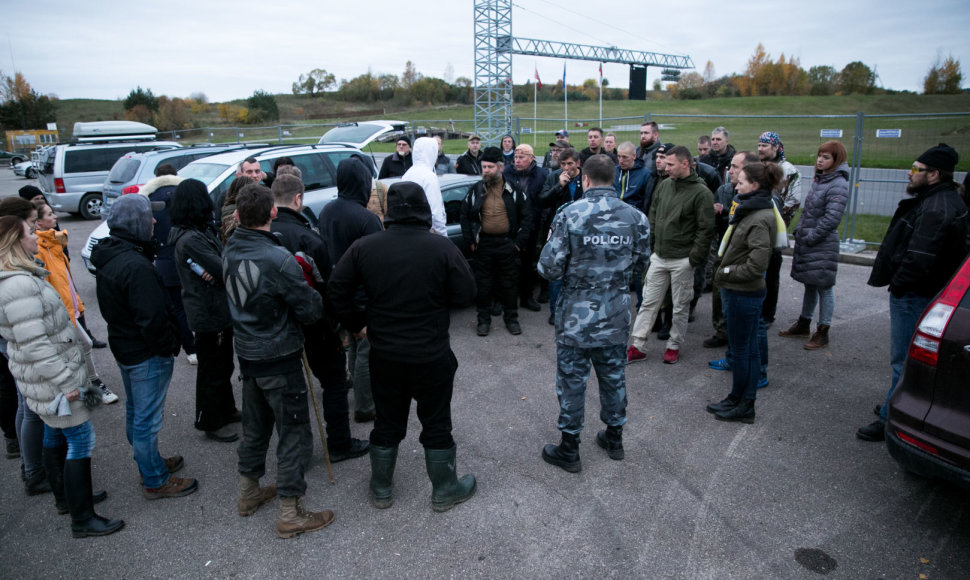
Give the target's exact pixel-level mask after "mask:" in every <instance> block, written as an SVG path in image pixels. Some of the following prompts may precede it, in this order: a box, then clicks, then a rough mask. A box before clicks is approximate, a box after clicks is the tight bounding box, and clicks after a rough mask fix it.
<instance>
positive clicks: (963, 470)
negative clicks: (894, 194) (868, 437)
mask: <svg viewBox="0 0 970 580" xmlns="http://www.w3.org/2000/svg"><path fill="white" fill-rule="evenodd" d="M968 377H970V257H968V258H967V260H966V261H965V262H964V263H963V265H962V266H961V267H960V269H959V270H958V271H957V273H956V274H955V275H954V276H953V279H951V280H950V282H949V284H947V286H946V288H944V289H943V291H942V292H940V294H939V295H938V296H937V297H936V299H935V300H933V302H931V303H930V305H929V307H928V308H927V309H926V312H924V313H923V316H922V318H921V319H920V321H919V324H918V325H917V327H916V333H915V334H914V335H913V339H912V342H911V343H910V347H909V355H908V356H907V358H906V365H905V366H904V367H903V374H902V376H901V377H900V378H899V383H898V384H897V385H896V390H895V391H894V392H893V396H892V398H891V399H890V401H889V421H888V422H887V423H886V445H887V446H888V448H889V453H890V455H892V457H893V459H895V460H896V461H897V462H898V463H899V464H900V465H901V466H902V467H903V468H904V469H906V470H907V471H910V472H913V473H916V474H919V475H922V476H926V477H933V478H939V479H944V480H947V481H951V482H953V483H956V484H958V485H960V486H961V487H963V488H964V489H970V379H968Z"/></svg>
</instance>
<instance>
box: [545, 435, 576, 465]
mask: <svg viewBox="0 0 970 580" xmlns="http://www.w3.org/2000/svg"><path fill="white" fill-rule="evenodd" d="M542 459H543V461H545V462H546V463H549V464H551V465H555V466H556V467H561V468H563V469H565V470H566V471H568V472H569V473H579V472H580V471H581V470H582V469H583V464H582V463H581V462H580V460H579V435H578V434H576V435H571V434H569V433H563V434H562V440H561V441H560V442H559V445H551V444H550V445H546V446H545V447H543V449H542Z"/></svg>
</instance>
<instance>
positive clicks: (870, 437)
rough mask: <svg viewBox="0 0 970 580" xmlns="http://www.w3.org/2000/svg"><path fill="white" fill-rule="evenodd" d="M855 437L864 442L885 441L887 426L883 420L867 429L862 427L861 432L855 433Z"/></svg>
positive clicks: (867, 426) (873, 423)
mask: <svg viewBox="0 0 970 580" xmlns="http://www.w3.org/2000/svg"><path fill="white" fill-rule="evenodd" d="M855 436H856V437H858V438H859V439H862V440H863V441H875V442H879V441H885V440H886V424H885V423H883V421H882V419H879V420H878V421H873V422H872V423H869V424H868V425H866V426H865V427H860V428H859V430H858V431H856V432H855Z"/></svg>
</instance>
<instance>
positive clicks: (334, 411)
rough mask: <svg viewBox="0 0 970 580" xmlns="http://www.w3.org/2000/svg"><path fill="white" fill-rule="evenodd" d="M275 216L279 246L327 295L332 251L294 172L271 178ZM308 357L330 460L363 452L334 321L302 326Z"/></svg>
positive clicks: (364, 445)
mask: <svg viewBox="0 0 970 580" xmlns="http://www.w3.org/2000/svg"><path fill="white" fill-rule="evenodd" d="M272 190H273V198H274V199H275V200H276V219H274V220H273V221H272V223H271V224H270V231H271V232H273V233H274V234H277V235H278V237H279V238H280V242H281V243H282V244H283V247H284V248H286V249H287V250H289V251H290V253H291V254H293V255H295V256H298V257H299V258H300V259H302V260H303V262H304V263H306V264H307V265H312V266H315V267H316V268H317V271H318V272H319V274H320V277H321V279H320V280H314V282H313V284H312V285H313V287H314V289H315V290H316V291H317V292H319V293H320V295H321V297H323V295H324V294H325V293H326V289H327V286H326V279H327V278H329V277H330V270H331V269H332V267H331V264H332V262H331V261H330V253H329V252H327V245H326V244H324V243H323V239H322V238H321V237H320V234H318V233H317V232H315V231H313V229H312V228H311V227H310V221H309V220H308V219H307V218H306V216H304V215H303V214H302V213H301V212H300V210H301V209H302V208H303V191H304V186H303V182H302V181H301V180H300V178H299V177H297V176H295V175H287V174H282V175H280V176H279V177H277V178H276V179H275V180H273V187H272ZM303 337H304V341H305V342H304V344H303V348H304V350H306V353H307V361H308V362H309V363H310V368H311V369H313V374H314V375H316V377H317V379H318V380H319V381H320V386H321V387H322V388H323V401H322V402H323V417H324V419H325V420H326V422H327V448H328V449H329V451H330V461H331V462H333V463H337V462H338V461H344V460H345V459H353V458H354V457H360V456H361V455H364V454H365V453H367V445H368V443H367V442H366V441H362V440H360V439H354V438H352V437H351V436H350V411H349V409H348V406H347V390H348V385H347V360H346V356H345V355H344V347H343V344H342V343H341V341H340V336H339V335H338V334H337V330H336V328H335V327H334V324H333V320H332V319H331V318H330V317H328V316H324V317H322V318H321V319H320V320H318V321H317V322H314V323H311V324H305V325H304V326H303Z"/></svg>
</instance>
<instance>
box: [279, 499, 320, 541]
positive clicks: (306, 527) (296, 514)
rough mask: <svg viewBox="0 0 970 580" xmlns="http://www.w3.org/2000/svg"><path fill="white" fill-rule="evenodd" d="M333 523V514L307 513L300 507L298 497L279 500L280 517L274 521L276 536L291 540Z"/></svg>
mask: <svg viewBox="0 0 970 580" xmlns="http://www.w3.org/2000/svg"><path fill="white" fill-rule="evenodd" d="M332 523H333V512H332V511H330V510H323V511H322V512H308V511H305V510H304V509H303V507H302V506H301V505H300V498H298V497H281V498H280V517H279V519H277V520H276V534H277V535H278V536H279V537H281V538H292V537H293V536H297V535H299V534H302V533H303V532H312V531H314V530H319V529H320V528H325V527H327V526H329V525H330V524H332Z"/></svg>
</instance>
